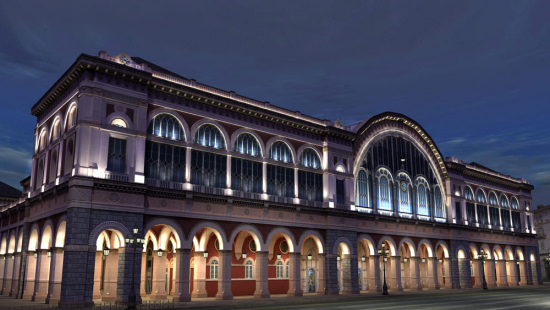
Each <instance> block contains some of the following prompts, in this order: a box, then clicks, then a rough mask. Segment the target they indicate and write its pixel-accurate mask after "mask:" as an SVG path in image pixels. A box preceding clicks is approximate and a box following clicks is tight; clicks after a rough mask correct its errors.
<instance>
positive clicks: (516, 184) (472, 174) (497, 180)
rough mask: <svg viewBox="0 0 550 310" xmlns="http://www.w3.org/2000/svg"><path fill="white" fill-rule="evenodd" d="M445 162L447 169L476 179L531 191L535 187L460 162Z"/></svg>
mask: <svg viewBox="0 0 550 310" xmlns="http://www.w3.org/2000/svg"><path fill="white" fill-rule="evenodd" d="M445 164H446V166H447V168H448V169H449V170H454V171H458V172H460V173H462V174H463V175H465V176H470V177H474V178H476V179H481V180H485V181H489V182H492V183H497V184H501V185H504V186H508V187H511V188H516V189H524V190H528V191H532V190H534V189H535V187H534V186H533V185H531V184H527V183H522V182H521V181H518V182H513V181H510V180H508V179H505V178H499V177H497V176H494V175H491V174H488V173H484V172H482V171H476V170H473V169H470V168H468V167H466V166H464V165H462V164H459V163H454V162H446V163H445Z"/></svg>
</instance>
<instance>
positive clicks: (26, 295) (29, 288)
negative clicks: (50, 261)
mask: <svg viewBox="0 0 550 310" xmlns="http://www.w3.org/2000/svg"><path fill="white" fill-rule="evenodd" d="M35 254H36V255H37V257H38V254H37V253H36V252H29V255H27V260H28V261H27V270H26V272H25V274H26V275H27V278H26V279H25V287H24V288H23V296H22V298H23V299H31V298H32V295H33V294H34V281H35V277H36V261H37V258H36V257H34V255H35Z"/></svg>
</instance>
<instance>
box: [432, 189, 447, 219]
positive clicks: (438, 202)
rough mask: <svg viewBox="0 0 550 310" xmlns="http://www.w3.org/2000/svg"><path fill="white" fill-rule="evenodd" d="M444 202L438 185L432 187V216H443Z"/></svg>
mask: <svg viewBox="0 0 550 310" xmlns="http://www.w3.org/2000/svg"><path fill="white" fill-rule="evenodd" d="M444 206H445V204H444V201H443V195H442V194H441V189H440V188H439V186H436V187H434V209H435V210H434V216H435V217H438V218H444V217H445V208H444Z"/></svg>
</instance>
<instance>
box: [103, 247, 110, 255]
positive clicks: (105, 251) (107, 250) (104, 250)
mask: <svg viewBox="0 0 550 310" xmlns="http://www.w3.org/2000/svg"><path fill="white" fill-rule="evenodd" d="M103 255H105V256H109V248H108V247H105V248H104V249H103Z"/></svg>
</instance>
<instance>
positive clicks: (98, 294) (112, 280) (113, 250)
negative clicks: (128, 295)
mask: <svg viewBox="0 0 550 310" xmlns="http://www.w3.org/2000/svg"><path fill="white" fill-rule="evenodd" d="M95 245H96V253H95V264H94V287H93V298H94V299H100V300H101V301H103V302H115V301H120V299H121V298H120V295H119V293H118V288H119V286H122V281H123V280H122V279H119V276H118V266H119V264H120V263H121V262H123V258H124V255H120V254H122V253H124V247H125V241H124V236H123V234H122V233H121V232H120V231H119V230H116V229H106V230H103V231H101V233H99V236H98V237H97V239H96V242H95Z"/></svg>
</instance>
